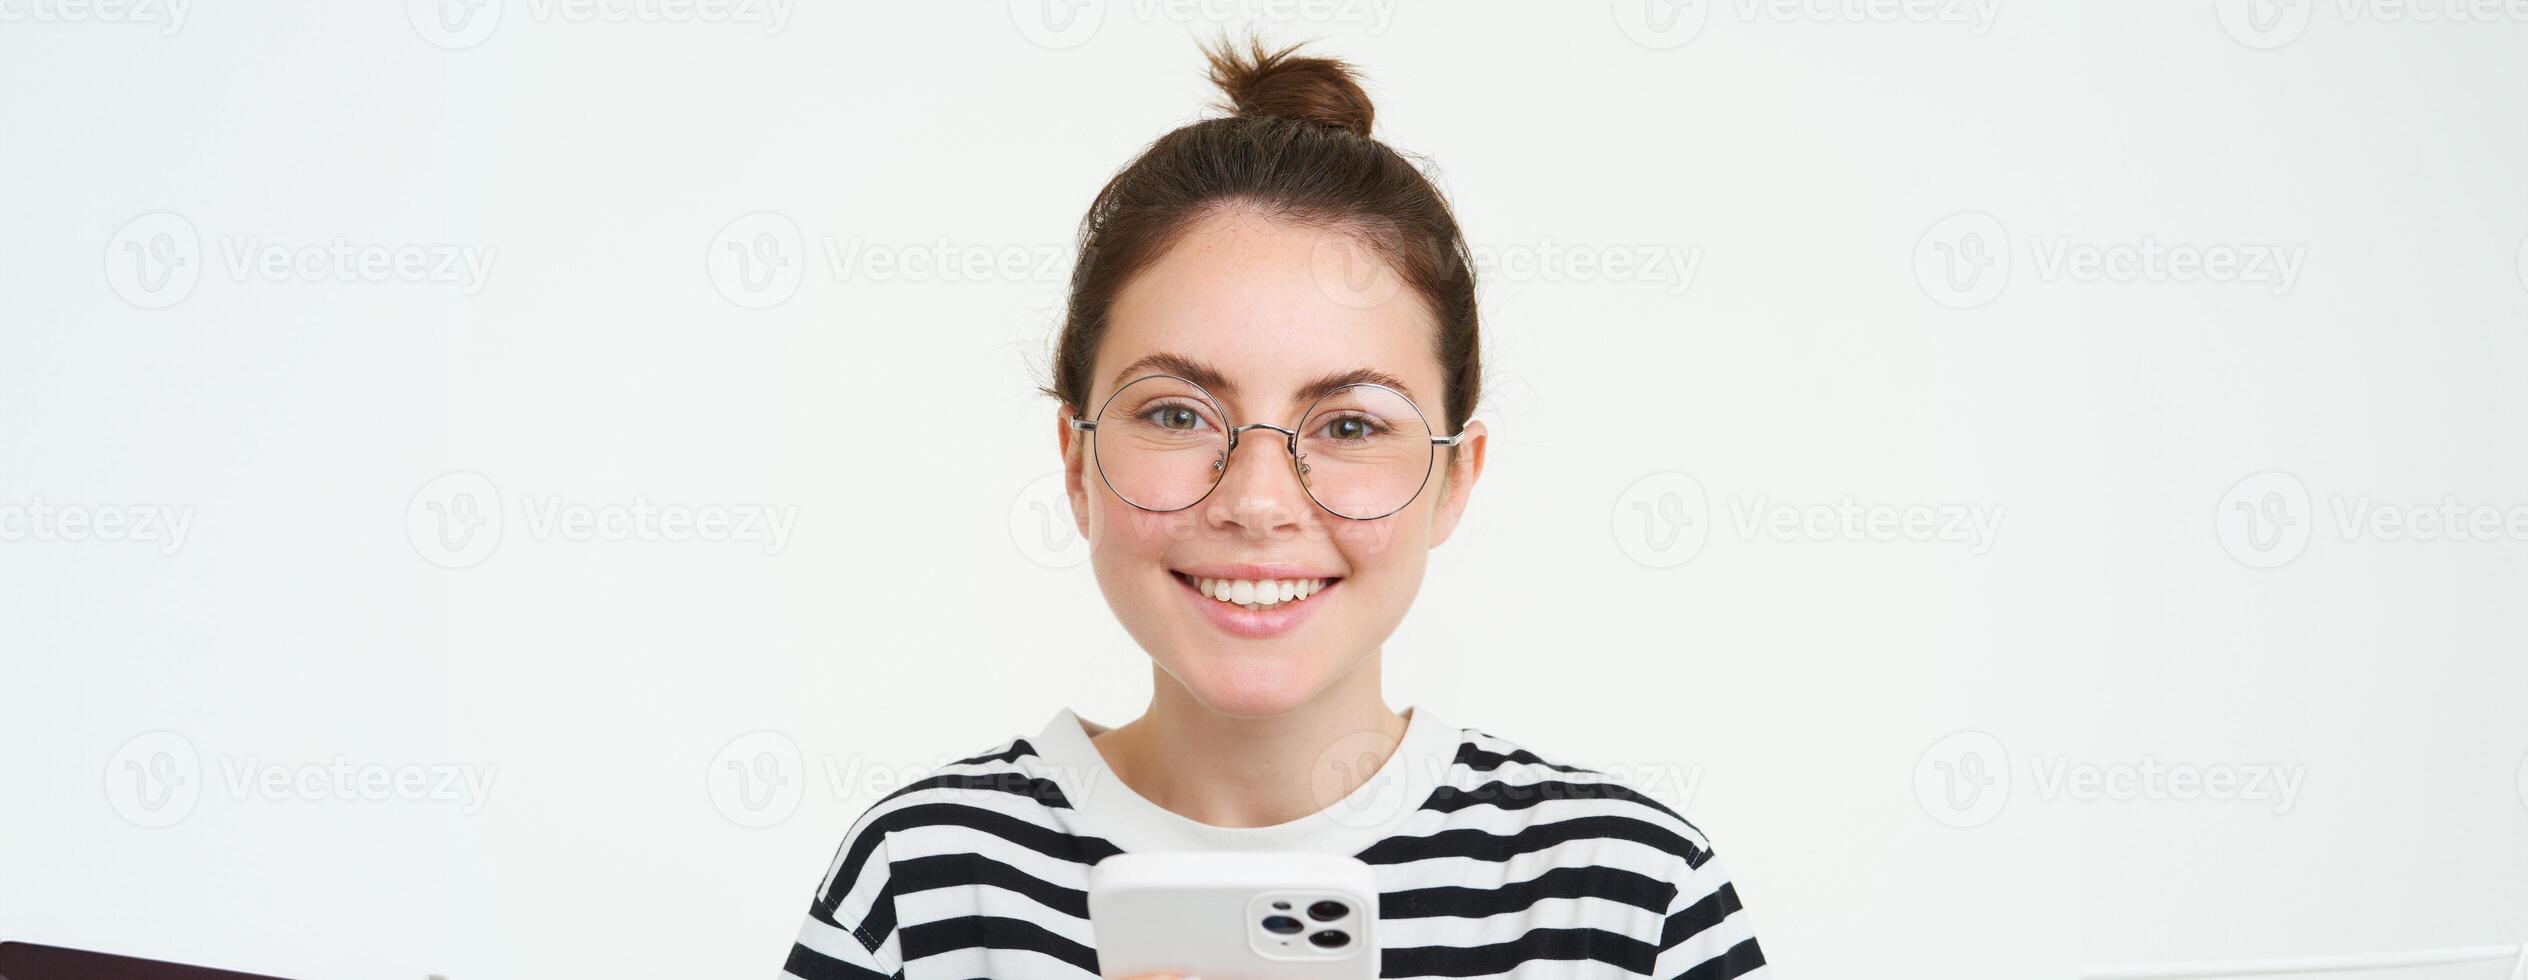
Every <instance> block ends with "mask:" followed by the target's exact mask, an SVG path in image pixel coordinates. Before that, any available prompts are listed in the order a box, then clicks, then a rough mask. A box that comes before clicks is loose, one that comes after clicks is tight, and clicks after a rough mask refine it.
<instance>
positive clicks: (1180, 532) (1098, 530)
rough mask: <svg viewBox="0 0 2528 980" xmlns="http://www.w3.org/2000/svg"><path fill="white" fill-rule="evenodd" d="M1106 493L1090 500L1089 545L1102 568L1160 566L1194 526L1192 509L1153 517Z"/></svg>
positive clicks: (1101, 491)
mask: <svg viewBox="0 0 2528 980" xmlns="http://www.w3.org/2000/svg"><path fill="white" fill-rule="evenodd" d="M1104 491H1105V488H1104V487H1097V488H1095V492H1093V493H1092V494H1091V495H1090V496H1089V503H1090V509H1089V520H1088V525H1089V526H1088V530H1089V543H1090V546H1091V549H1092V553H1093V554H1094V555H1095V556H1096V557H1097V559H1098V561H1099V562H1100V564H1103V565H1106V566H1107V567H1109V568H1111V569H1113V570H1115V571H1125V570H1127V567H1128V566H1134V567H1139V568H1141V570H1143V571H1148V570H1150V569H1152V568H1155V567H1157V566H1159V565H1160V564H1161V562H1162V561H1164V559H1165V558H1166V557H1167V553H1168V549H1169V547H1170V546H1171V545H1173V544H1174V543H1175V542H1176V541H1177V540H1178V539H1180V538H1182V537H1184V536H1185V535H1186V533H1187V529H1189V528H1190V527H1192V526H1193V521H1194V517H1193V514H1194V511H1193V510H1191V509H1188V510H1183V511H1178V512H1175V513H1172V514H1153V513H1150V512H1149V511H1146V510H1142V509H1141V508H1138V507H1135V506H1133V505H1131V504H1127V503H1124V502H1123V501H1122V500H1121V499H1119V498H1117V497H1116V496H1115V495H1114V494H1111V493H1106V492H1104Z"/></svg>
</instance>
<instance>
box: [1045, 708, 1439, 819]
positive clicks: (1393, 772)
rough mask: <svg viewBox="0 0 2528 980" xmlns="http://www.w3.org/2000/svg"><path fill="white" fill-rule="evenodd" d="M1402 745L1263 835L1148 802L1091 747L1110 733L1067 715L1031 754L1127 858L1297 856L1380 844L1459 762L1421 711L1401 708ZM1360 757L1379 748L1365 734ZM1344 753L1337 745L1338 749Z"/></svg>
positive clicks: (1060, 715) (1049, 726)
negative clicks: (1321, 804)
mask: <svg viewBox="0 0 2528 980" xmlns="http://www.w3.org/2000/svg"><path fill="white" fill-rule="evenodd" d="M1403 714H1404V718H1405V729H1404V738H1403V740H1402V742H1401V743H1400V744H1398V745H1397V747H1396V750H1395V751H1394V752H1392V753H1390V754H1389V755H1388V756H1387V761H1386V762H1384V763H1382V764H1381V765H1380V766H1379V767H1378V772H1377V773H1376V774H1375V775H1373V776H1371V777H1370V779H1369V780H1368V781H1367V782H1364V783H1362V784H1361V785H1360V787H1359V788H1357V789H1354V790H1353V791H1352V792H1351V794H1350V795H1347V796H1345V797H1344V798H1343V799H1341V800H1338V801H1335V803H1334V804H1333V805H1332V806H1328V807H1326V808H1324V809H1322V810H1318V811H1317V812H1315V813H1311V814H1308V815H1307V816H1304V817H1300V818H1298V819H1296V820H1292V821H1289V822H1287V823H1279V824H1274V825H1273V826H1270V827H1215V826H1213V825H1211V824H1207V823H1202V822H1200V821H1197V820H1194V819H1192V818H1190V817H1186V816H1183V815H1180V814H1178V813H1176V812H1175V811H1172V810H1169V809H1167V808H1166V807H1162V806H1160V805H1158V804H1156V803H1152V802H1150V801H1149V800H1148V799H1146V798H1144V797H1142V795H1141V794H1139V793H1136V792H1133V790H1132V788H1131V787H1129V786H1126V785H1124V782H1123V780H1121V779H1119V778H1116V776H1115V773H1114V771H1113V770H1111V769H1109V768H1107V766H1106V759H1105V757H1104V756H1101V755H1099V754H1098V752H1097V746H1096V745H1095V744H1094V743H1092V742H1090V741H1089V738H1090V737H1091V736H1093V735H1097V734H1100V733H1103V732H1105V731H1106V730H1107V728H1108V726H1105V725H1099V724H1096V723H1095V722H1090V721H1086V720H1084V719H1082V718H1080V716H1079V715H1077V714H1074V713H1072V711H1071V709H1070V708H1068V707H1065V708H1062V709H1061V710H1059V711H1056V712H1054V715H1053V720H1051V721H1049V722H1046V723H1045V727H1044V730H1043V731H1042V732H1039V733H1038V734H1037V736H1036V741H1035V748H1036V753H1037V755H1038V756H1039V757H1041V758H1042V759H1043V760H1044V762H1045V763H1047V764H1048V765H1049V767H1050V769H1051V772H1050V773H1049V774H1048V776H1049V778H1051V779H1052V780H1053V781H1054V782H1055V783H1056V784H1058V785H1060V786H1061V787H1062V791H1063V795H1064V796H1065V797H1066V798H1068V799H1069V801H1070V803H1071V805H1072V806H1073V807H1074V808H1076V809H1077V810H1078V812H1079V813H1080V815H1081V816H1082V817H1084V818H1085V819H1086V820H1087V823H1088V828H1087V829H1088V830H1089V832H1091V833H1094V834H1096V835H1098V836H1101V837H1104V838H1106V839H1107V841H1109V842H1110V843H1113V844H1114V845H1115V846H1116V847H1118V848H1121V849H1123V850H1126V851H1297V852H1305V853H1315V854H1342V855H1347V856H1348V855H1352V854H1357V853H1360V852H1361V851H1363V850H1365V849H1367V848H1368V847H1369V846H1370V845H1372V844H1375V843H1377V842H1379V841H1381V840H1384V839H1386V838H1387V837H1390V836H1393V835H1394V833H1395V831H1396V830H1397V829H1398V828H1400V827H1402V826H1403V825H1404V822H1405V821H1406V820H1407V819H1409V818H1411V817H1412V816H1413V814H1414V813H1415V811H1417V810H1419V809H1420V808H1421V806H1422V803H1423V801H1425V800H1427V799H1429V798H1430V796H1431V791H1432V790H1434V789H1437V788H1438V787H1439V785H1440V783H1441V782H1442V780H1443V779H1444V777H1445V776H1446V774H1447V772H1448V767H1449V765H1450V763H1451V762H1453V761H1454V760H1455V759H1456V756H1457V745H1458V741H1459V733H1458V731H1457V730H1456V729H1454V728H1450V727H1448V726H1447V725H1445V724H1443V723H1442V722H1441V721H1440V720H1439V718H1437V717H1435V716H1434V715H1432V713H1431V710H1430V708H1428V707H1427V706H1421V705H1416V706H1413V707H1409V708H1406V709H1405V710H1404V712H1403ZM1364 743H1365V744H1364V745H1363V746H1362V749H1363V751H1364V752H1367V751H1375V750H1376V749H1377V748H1378V747H1379V746H1378V743H1377V741H1376V740H1375V737H1374V736H1364ZM1346 748H1347V747H1345V746H1339V745H1338V746H1337V747H1336V749H1335V751H1343V750H1345V749H1346Z"/></svg>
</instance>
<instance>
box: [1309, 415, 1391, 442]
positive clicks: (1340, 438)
mask: <svg viewBox="0 0 2528 980" xmlns="http://www.w3.org/2000/svg"><path fill="white" fill-rule="evenodd" d="M1324 431H1325V434H1326V436H1327V437H1328V438H1331V439H1333V440H1335V441H1337V442H1358V441H1361V440H1363V439H1370V438H1374V437H1377V436H1381V435H1385V434H1386V432H1387V427H1386V426H1384V425H1380V424H1379V423H1378V421H1377V420H1376V419H1372V418H1369V417H1367V416H1362V415H1344V416H1339V417H1336V418H1332V419H1328V420H1326V423H1325V430H1324Z"/></svg>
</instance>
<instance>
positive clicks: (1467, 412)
mask: <svg viewBox="0 0 2528 980" xmlns="http://www.w3.org/2000/svg"><path fill="white" fill-rule="evenodd" d="M1298 47H1299V46H1298V45H1291V46H1289V47H1285V48H1282V49H1281V50H1278V51H1267V50H1265V48H1264V45H1263V43H1262V42H1261V41H1250V42H1249V47H1248V50H1246V51H1244V52H1240V51H1238V50H1236V49H1235V48H1234V47H1233V46H1232V45H1231V44H1230V43H1229V42H1228V40H1227V39H1226V38H1223V39H1222V40H1221V41H1220V42H1219V43H1218V44H1217V45H1216V46H1206V47H1205V48H1204V51H1203V53H1204V55H1205V57H1206V58H1207V59H1208V60H1209V61H1210V63H1211V81H1212V83H1213V84H1215V85H1218V86H1219V87H1220V90H1221V91H1222V92H1223V93H1224V94H1226V95H1227V96H1228V99H1229V102H1228V105H1226V106H1224V107H1223V108H1227V109H1229V110H1230V111H1231V112H1232V113H1233V114H1232V115H1229V116H1225V117H1218V118H1212V119H1204V120H1201V121H1199V122H1195V123H1190V124H1188V125H1185V126H1183V127H1180V128H1178V129H1176V130H1175V131H1173V132H1170V133H1168V134H1167V135H1165V136H1161V137H1159V138H1158V140H1157V141H1155V142H1153V143H1151V144H1150V146H1149V148H1148V149H1145V150H1143V151H1142V153H1141V155H1140V156H1139V157H1137V158H1135V159H1134V160H1133V161H1132V163H1131V164H1129V165H1127V166H1125V167H1124V169H1123V170H1122V171H1121V172H1119V173H1117V174H1116V175H1115V176H1114V178H1113V179H1111V180H1109V181H1107V182H1106V186H1105V188H1104V189H1103V190H1100V191H1098V192H1097V199H1096V200H1095V201H1094V202H1092V203H1091V204H1090V205H1089V209H1088V214H1087V216H1086V217H1084V218H1082V219H1081V220H1080V239H1079V260H1078V263H1077V264H1076V265H1074V266H1073V267H1072V270H1071V298H1070V304H1069V312H1068V314H1067V315H1066V316H1065V318H1064V319H1063V323H1062V332H1061V336H1060V337H1059V338H1058V339H1057V340H1056V341H1055V342H1054V360H1053V386H1052V387H1051V388H1049V389H1046V391H1045V393H1046V394H1049V395H1052V396H1054V397H1055V398H1058V399H1061V400H1062V403H1063V404H1065V405H1068V406H1071V407H1072V408H1073V409H1074V410H1077V411H1088V410H1091V409H1093V406H1089V405H1088V404H1087V401H1088V396H1089V389H1090V387H1091V386H1092V382H1093V380H1094V379H1092V378H1091V377H1090V376H1089V375H1090V371H1091V369H1092V366H1093V365H1094V363H1095V362H1096V360H1097V347H1098V344H1099V342H1100V341H1102V340H1104V339H1105V336H1106V326H1107V322H1106V320H1107V314H1108V312H1109V310H1110V309H1111V308H1112V306H1113V304H1114V300H1115V294H1116V293H1117V292H1119V291H1121V290H1122V288H1123V285H1124V283H1126V282H1128V281H1130V280H1131V278H1132V277H1133V276H1134V275H1135V274H1137V273H1139V272H1140V271H1141V270H1142V269H1145V268H1147V267H1148V266H1149V265H1150V264H1151V263H1152V262H1155V261H1157V260H1158V258H1159V256H1161V255H1162V254H1164V253H1165V252H1166V251H1167V249H1168V248H1169V247H1170V246H1172V245H1174V244H1175V242H1176V240H1177V239H1178V238H1180V237H1181V236H1182V235H1183V234H1184V232H1185V231H1186V229H1187V228H1189V227H1191V226H1192V225H1193V224H1194V223H1195V222H1196V220H1197V219H1200V218H1202V217H1204V216H1206V215H1209V214H1212V213H1214V212H1216V211H1219V210H1221V209H1222V208H1224V207H1228V206H1233V205H1246V206H1252V207H1256V208H1258V209H1260V210H1262V211H1263V212H1264V213H1266V214H1269V215H1271V216H1273V217H1276V218H1281V219H1284V220H1290V221H1297V222H1302V223H1306V224H1309V225H1314V226H1318V227H1323V228H1327V229H1330V230H1337V231H1340V232H1343V233H1345V234H1347V235H1351V236H1353V237H1355V238H1356V239H1358V240H1359V241H1360V243H1361V244H1362V245H1363V246H1364V247H1366V248H1367V249H1369V250H1370V251H1372V252H1374V253H1376V254H1377V255H1378V256H1380V257H1381V258H1383V259H1384V260H1385V261H1386V262H1388V263H1389V264H1390V265H1392V266H1393V267H1394V269H1395V272H1396V274H1397V275H1398V276H1399V278H1401V279H1402V280H1403V281H1404V283H1405V284H1406V285H1409V286H1411V287H1413V289H1414V291H1415V292H1416V293H1417V294H1418V295H1419V297H1420V298H1421V300H1422V302H1423V304H1424V305H1425V307H1426V308H1427V309H1428V310H1429V311H1430V312H1431V314H1432V316H1433V318H1434V319H1435V320H1437V321H1438V324H1439V330H1438V336H1437V337H1436V338H1435V340H1436V343H1435V344H1434V352H1435V353H1436V354H1437V355H1438V358H1439V364H1440V377H1441V379H1442V380H1443V382H1444V389H1445V390H1444V392H1443V394H1442V395H1441V398H1442V399H1443V401H1444V403H1445V405H1444V407H1443V409H1442V412H1443V414H1444V415H1445V419H1444V421H1443V420H1434V422H1435V424H1440V425H1444V426H1445V428H1444V429H1443V430H1442V431H1444V432H1456V431H1458V430H1459V429H1461V428H1463V427H1464V426H1465V424H1466V420H1467V419H1468V418H1471V417H1472V416H1473V415H1474V410H1475V400H1476V397H1477V394H1478V392H1479V389H1480V387H1481V377H1482V359H1481V356H1480V351H1479V350H1478V347H1479V346H1480V345H1479V344H1478V343H1477V335H1476V329H1475V277H1474V265H1473V263H1472V261H1471V260H1470V257H1469V255H1468V253H1467V249H1466V239H1465V236H1464V235H1463V234H1462V233H1460V232H1459V231H1458V229H1457V218H1456V216H1455V215H1454V214H1452V213H1451V212H1450V210H1449V207H1448V201H1447V200H1446V199H1445V198H1444V197H1442V196H1441V194H1440V192H1439V189H1438V188H1437V187H1434V186H1432V184H1431V181H1430V180H1429V178H1427V177H1425V176H1424V175H1423V173H1422V171H1421V170H1420V169H1418V168H1417V167H1415V166H1414V164H1413V163H1412V162H1410V161H1408V160H1407V159H1406V158H1405V157H1404V155H1403V154H1400V153H1398V152H1397V151H1396V150H1394V149H1393V148H1390V147H1389V146H1387V144H1385V143H1381V142H1379V141H1378V140H1375V139H1372V138H1371V137H1370V135H1369V123H1370V116H1371V110H1370V105H1369V95H1368V94H1367V93H1365V92H1363V91H1361V87H1360V83H1359V82H1358V81H1357V80H1355V78H1354V76H1353V72H1352V70H1351V68H1350V67H1349V66H1347V65H1345V64H1344V63H1342V62H1340V61H1335V60H1332V59H1329V58H1308V57H1299V56H1297V55H1296V53H1295V52H1296V51H1297V50H1298Z"/></svg>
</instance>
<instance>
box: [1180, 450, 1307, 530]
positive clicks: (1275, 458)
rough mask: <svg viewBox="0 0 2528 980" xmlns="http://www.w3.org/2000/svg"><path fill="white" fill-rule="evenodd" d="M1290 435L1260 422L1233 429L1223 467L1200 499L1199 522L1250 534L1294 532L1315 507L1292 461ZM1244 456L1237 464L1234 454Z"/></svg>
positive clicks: (1237, 460) (1237, 458)
mask: <svg viewBox="0 0 2528 980" xmlns="http://www.w3.org/2000/svg"><path fill="white" fill-rule="evenodd" d="M1289 439H1290V437H1289V435H1288V434H1287V433H1285V432H1283V431H1282V430H1281V429H1280V427H1278V426H1271V425H1265V424H1263V423H1261V422H1258V423H1253V424H1249V425H1242V426H1239V427H1238V444H1237V446H1236V448H1234V449H1231V450H1230V451H1229V458H1228V459H1226V460H1224V461H1222V462H1223V465H1225V466H1227V467H1228V469H1227V470H1226V471H1225V472H1223V473H1222V474H1221V475H1220V485H1219V486H1217V487H1214V488H1212V491H1211V497H1210V499H1208V500H1205V501H1204V502H1203V504H1204V506H1203V522H1204V523H1206V524H1208V525H1210V526H1212V527H1215V528H1220V529H1222V530H1235V531H1238V532H1241V533H1243V534H1245V535H1246V536H1247V537H1250V538H1259V537H1269V536H1272V535H1274V534H1278V533H1282V532H1286V531H1291V530H1296V529H1297V528H1298V527H1299V526H1300V522H1302V521H1305V520H1307V519H1308V514H1309V513H1310V512H1311V511H1313V510H1314V509H1315V504H1314V502H1312V501H1310V500H1309V499H1308V490H1307V488H1306V487H1303V486H1301V485H1300V484H1299V471H1298V468H1297V467H1295V466H1293V465H1292V463H1291V455H1290V442H1289ZM1241 456H1244V457H1247V458H1246V460H1245V461H1244V462H1243V463H1241V462H1240V461H1239V457H1241Z"/></svg>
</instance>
